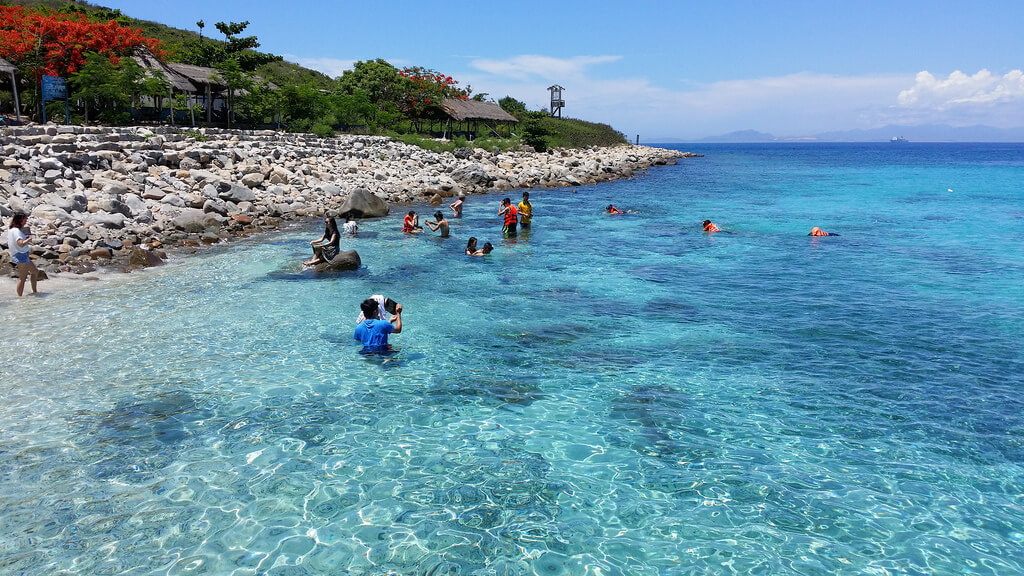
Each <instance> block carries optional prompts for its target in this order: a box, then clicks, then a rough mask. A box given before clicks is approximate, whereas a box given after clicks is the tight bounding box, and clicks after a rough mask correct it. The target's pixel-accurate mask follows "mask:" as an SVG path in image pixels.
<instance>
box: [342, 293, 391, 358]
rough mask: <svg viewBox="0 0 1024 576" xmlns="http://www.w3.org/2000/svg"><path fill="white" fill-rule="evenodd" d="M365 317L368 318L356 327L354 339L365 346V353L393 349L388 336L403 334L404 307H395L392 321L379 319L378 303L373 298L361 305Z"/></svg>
mask: <svg viewBox="0 0 1024 576" xmlns="http://www.w3.org/2000/svg"><path fill="white" fill-rule="evenodd" d="M359 308H360V310H361V311H362V313H363V316H364V317H365V318H366V319H365V320H363V321H362V322H360V323H359V324H357V325H356V330H355V332H354V333H353V335H352V337H353V338H355V339H356V340H359V341H360V342H361V343H362V344H363V350H362V351H363V352H387V351H388V350H390V349H391V345H390V344H388V334H399V333H401V332H402V305H401V304H397V305H396V306H395V315H394V316H392V317H391V321H390V322H389V321H387V320H382V319H380V318H378V314H379V312H378V311H377V308H378V303H377V301H376V300H374V299H373V298H367V299H366V300H363V302H362V303H361V304H360V305H359Z"/></svg>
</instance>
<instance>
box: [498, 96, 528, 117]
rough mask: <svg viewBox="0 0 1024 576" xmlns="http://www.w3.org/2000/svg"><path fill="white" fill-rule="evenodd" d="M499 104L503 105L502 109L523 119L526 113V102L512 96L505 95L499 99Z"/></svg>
mask: <svg viewBox="0 0 1024 576" xmlns="http://www.w3.org/2000/svg"><path fill="white" fill-rule="evenodd" d="M498 106H501V109H502V110H504V111H505V112H508V113H509V114H511V115H513V116H515V117H516V118H519V119H522V115H523V114H525V113H526V104H525V103H524V102H521V101H519V100H516V99H515V98H513V97H511V96H505V97H504V98H502V99H501V100H498Z"/></svg>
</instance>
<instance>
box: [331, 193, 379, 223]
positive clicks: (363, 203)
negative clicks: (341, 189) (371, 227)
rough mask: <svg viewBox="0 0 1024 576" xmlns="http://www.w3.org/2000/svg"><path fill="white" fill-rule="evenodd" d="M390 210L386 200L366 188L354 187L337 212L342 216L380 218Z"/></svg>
mask: <svg viewBox="0 0 1024 576" xmlns="http://www.w3.org/2000/svg"><path fill="white" fill-rule="evenodd" d="M390 210H391V209H390V207H388V204H387V202H385V201H384V200H382V199H380V197H378V196H377V195H375V194H372V193H370V191H369V190H367V189H366V188H356V189H355V190H353V191H352V193H351V194H349V195H348V198H346V199H345V202H344V203H343V204H342V205H341V208H339V209H338V214H339V215H340V216H341V217H342V218H344V217H346V216H353V217H355V218H381V217H384V216H387V215H388V212H390Z"/></svg>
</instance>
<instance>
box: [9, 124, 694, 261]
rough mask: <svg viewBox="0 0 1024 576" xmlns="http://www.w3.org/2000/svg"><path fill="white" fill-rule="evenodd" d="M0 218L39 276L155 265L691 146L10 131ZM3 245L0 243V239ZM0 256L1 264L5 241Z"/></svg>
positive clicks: (587, 178)
mask: <svg viewBox="0 0 1024 576" xmlns="http://www.w3.org/2000/svg"><path fill="white" fill-rule="evenodd" d="M0 147H2V150H3V155H2V157H3V162H2V164H0V215H2V216H3V219H4V222H3V232H4V233H6V228H7V224H8V219H9V218H10V215H11V214H12V213H13V212H23V213H26V214H29V215H30V218H29V226H30V228H31V230H32V235H33V238H34V241H33V244H32V257H33V259H34V261H35V262H36V265H37V266H38V267H39V268H40V269H41V270H43V271H45V272H47V273H49V274H50V275H52V274H55V273H60V272H72V273H83V272H88V271H91V270H94V269H95V268H96V267H97V266H105V267H116V268H121V269H125V270H131V269H133V268H138V267H146V266H152V265H155V264H158V263H160V262H161V261H162V259H164V258H166V253H165V252H164V250H167V249H173V248H177V247H182V248H192V249H195V248H197V247H199V246H202V245H204V244H207V245H208V244H215V243H219V242H225V241H229V240H231V239H232V238H237V237H245V236H249V235H252V234H255V233H259V232H263V231H267V230H273V229H276V228H277V227H279V226H280V225H281V224H283V223H285V222H287V221H291V220H298V219H302V218H308V217H314V216H322V215H324V214H338V213H341V212H343V211H344V210H346V209H347V207H346V202H348V201H350V200H351V199H353V198H354V197H359V196H362V197H366V195H367V194H368V193H369V194H372V195H374V196H376V197H378V198H380V199H381V200H383V201H384V202H386V203H388V204H411V203H414V202H428V203H430V204H432V205H439V204H441V203H442V202H443V199H444V198H447V197H451V196H456V195H458V194H467V195H469V194H483V193H487V192H491V191H496V190H511V189H516V188H541V187H561V186H584V185H588V184H594V183H597V182H602V181H607V180H615V179H619V178H628V177H630V176H632V175H633V174H634V173H636V172H637V171H641V170H645V169H647V168H649V167H651V166H656V165H665V164H670V163H674V162H675V159H677V158H684V157H689V156H693V154H689V153H685V152H679V151H676V150H665V149H661V148H650V147H646V146H628V145H625V146H618V147H613V148H596V147H594V148H586V149H559V150H552V151H549V152H543V153H538V152H532V151H519V152H499V151H492V152H488V151H485V150H480V149H470V148H460V149H456V150H455V151H454V152H452V153H436V152H431V151H428V150H424V149H422V148H419V147H416V146H411V145H407V144H404V143H402V142H398V141H395V140H392V139H390V138H386V137H382V136H355V135H342V136H337V137H334V138H319V137H316V136H313V135H310V134H289V133H281V132H274V131H247V130H230V131H229V130H221V129H198V130H192V129H178V128H173V127H152V128H146V127H133V128H108V127H83V126H28V127H8V128H4V129H3V130H2V132H0ZM4 247H5V248H6V243H4ZM2 254H3V255H2V256H0V265H3V264H6V263H8V262H9V260H10V255H9V254H8V253H7V251H6V250H3V252H2Z"/></svg>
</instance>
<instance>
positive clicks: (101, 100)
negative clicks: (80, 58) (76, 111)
mask: <svg viewBox="0 0 1024 576" xmlns="http://www.w3.org/2000/svg"><path fill="white" fill-rule="evenodd" d="M69 83H70V85H71V89H72V93H71V96H72V98H74V99H76V100H80V101H81V102H82V103H83V104H84V106H85V119H86V121H88V119H89V111H90V108H91V109H92V110H93V111H94V112H95V113H96V115H97V117H98V118H99V119H100V120H102V121H104V122H106V123H109V124H126V123H128V122H129V121H130V120H132V114H131V113H130V112H129V111H128V110H126V108H129V107H131V109H133V110H134V107H135V98H136V97H137V96H139V95H147V96H154V97H157V96H164V95H166V94H167V93H168V91H169V87H170V86H169V84H168V82H167V79H166V78H164V77H163V75H162V74H160V75H156V74H154V73H153V72H150V71H147V70H143V69H142V68H141V67H140V66H139V65H138V64H136V63H135V61H133V60H131V59H127V58H126V59H124V60H122V61H121V63H120V65H118V66H115V65H114V64H113V63H112V62H111V61H110V59H108V58H107V57H106V56H103V55H102V54H98V53H96V52H90V53H87V54H86V55H85V64H83V65H82V67H81V68H80V69H79V70H78V71H77V72H76V73H75V74H73V75H72V76H71V77H70V79H69Z"/></svg>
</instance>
